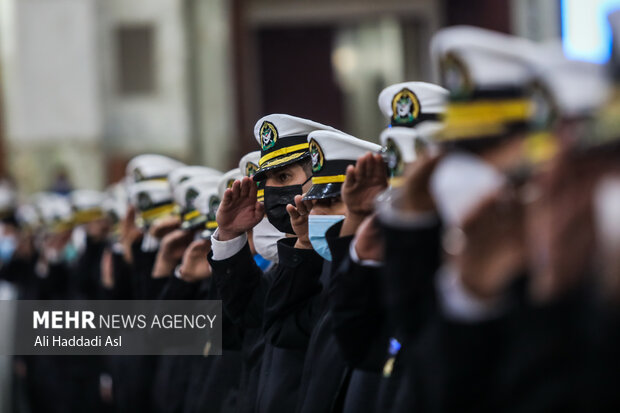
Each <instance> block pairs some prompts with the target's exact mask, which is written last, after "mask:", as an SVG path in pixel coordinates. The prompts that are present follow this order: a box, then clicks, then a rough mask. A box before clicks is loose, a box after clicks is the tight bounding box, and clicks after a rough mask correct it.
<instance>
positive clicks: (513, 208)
mask: <svg viewBox="0 0 620 413" xmlns="http://www.w3.org/2000/svg"><path fill="white" fill-rule="evenodd" d="M512 192H513V191H512V190H511V189H507V190H502V191H500V192H498V193H496V194H493V195H492V196H490V197H488V198H487V199H485V200H484V201H482V202H481V204H480V205H479V206H478V207H477V208H476V209H475V210H474V211H473V212H472V213H471V214H470V215H469V216H468V217H467V218H466V219H465V220H464V222H463V226H462V228H461V229H462V231H463V234H462V235H464V238H463V241H462V242H463V243H462V247H461V251H455V253H456V256H455V262H456V266H457V268H458V272H459V276H460V277H461V281H462V283H463V285H464V286H465V287H466V288H467V289H468V291H470V292H471V293H473V294H474V295H476V296H477V297H478V298H480V299H482V300H492V299H494V298H496V297H498V296H500V295H501V294H502V293H503V292H504V290H505V288H506V287H507V286H508V284H509V283H510V282H511V281H512V280H513V279H514V277H515V276H517V275H518V274H519V273H520V272H521V271H522V270H523V269H524V268H525V242H524V238H525V237H524V232H525V231H524V229H525V223H524V207H523V205H522V204H521V202H520V201H519V200H518V199H517V198H516V196H515V195H514V194H513V193H512Z"/></svg>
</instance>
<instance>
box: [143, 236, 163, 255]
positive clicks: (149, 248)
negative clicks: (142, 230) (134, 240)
mask: <svg viewBox="0 0 620 413" xmlns="http://www.w3.org/2000/svg"><path fill="white" fill-rule="evenodd" d="M158 248H159V240H158V239H157V238H155V237H154V236H152V235H151V234H149V233H148V232H147V233H146V234H144V237H143V238H142V245H141V246H140V249H141V250H142V252H155V251H157V249H158Z"/></svg>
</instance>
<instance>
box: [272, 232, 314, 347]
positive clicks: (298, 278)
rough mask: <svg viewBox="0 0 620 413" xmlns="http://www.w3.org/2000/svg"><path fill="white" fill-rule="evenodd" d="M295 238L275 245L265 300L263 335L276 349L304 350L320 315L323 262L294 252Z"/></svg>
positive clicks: (310, 253) (309, 253) (306, 253)
mask: <svg viewBox="0 0 620 413" xmlns="http://www.w3.org/2000/svg"><path fill="white" fill-rule="evenodd" d="M296 240H297V239H296V238H284V239H281V240H280V241H278V260H279V264H278V268H277V270H276V271H275V272H274V278H273V283H272V284H271V285H270V287H269V290H268V291H267V296H266V299H265V327H264V328H265V335H266V337H267V340H268V341H269V342H271V343H272V344H273V345H274V346H276V347H281V348H288V349H299V348H305V347H306V346H307V344H308V340H309V339H310V334H312V329H313V327H314V324H315V322H316V319H317V317H318V314H319V313H320V307H321V304H320V301H321V300H320V297H319V296H320V294H321V291H322V290H323V287H322V285H321V281H320V278H321V274H322V270H323V262H324V261H323V258H321V256H320V255H319V254H317V253H316V252H315V251H314V250H313V249H301V248H295V247H294V244H295V242H296Z"/></svg>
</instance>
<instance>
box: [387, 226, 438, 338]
mask: <svg viewBox="0 0 620 413" xmlns="http://www.w3.org/2000/svg"><path fill="white" fill-rule="evenodd" d="M382 231H383V239H384V240H385V264H384V267H383V272H382V278H383V280H384V287H385V288H384V292H385V294H384V300H385V305H386V308H387V309H388V312H389V314H388V316H389V317H390V321H391V322H392V323H393V325H394V326H395V328H397V329H398V330H399V331H401V332H402V333H404V334H406V335H411V334H416V333H417V332H419V331H420V329H421V327H422V326H423V324H424V323H425V322H426V321H427V320H428V319H429V318H430V317H431V316H432V315H433V313H434V312H436V311H437V309H436V293H435V283H434V279H435V274H436V272H437V270H438V269H439V266H440V263H441V225H440V222H439V220H438V219H434V220H430V221H429V220H425V222H424V224H423V225H416V226H410V227H403V226H394V225H391V224H386V223H385V222H382Z"/></svg>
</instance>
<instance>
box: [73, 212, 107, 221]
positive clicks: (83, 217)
mask: <svg viewBox="0 0 620 413" xmlns="http://www.w3.org/2000/svg"><path fill="white" fill-rule="evenodd" d="M104 217H105V215H104V213H103V211H102V210H101V209H99V208H91V209H86V210H82V211H76V212H75V214H74V218H75V222H76V223H77V224H86V223H88V222H91V221H96V220H98V219H101V218H104Z"/></svg>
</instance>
